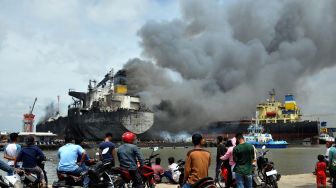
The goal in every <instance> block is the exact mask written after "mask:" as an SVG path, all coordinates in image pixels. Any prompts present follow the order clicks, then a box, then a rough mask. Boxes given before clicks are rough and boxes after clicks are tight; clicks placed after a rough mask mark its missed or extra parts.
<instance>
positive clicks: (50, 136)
mask: <svg viewBox="0 0 336 188" xmlns="http://www.w3.org/2000/svg"><path fill="white" fill-rule="evenodd" d="M27 136H33V137H34V139H35V145H48V144H54V141H55V139H56V137H57V135H56V134H54V133H52V132H50V131H49V132H20V133H19V142H21V143H24V142H25V138H26V137H27Z"/></svg>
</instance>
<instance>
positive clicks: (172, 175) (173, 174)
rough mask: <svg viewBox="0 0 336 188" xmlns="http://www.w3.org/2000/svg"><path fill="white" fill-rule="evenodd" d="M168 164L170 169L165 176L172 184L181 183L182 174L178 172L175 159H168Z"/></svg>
mask: <svg viewBox="0 0 336 188" xmlns="http://www.w3.org/2000/svg"><path fill="white" fill-rule="evenodd" d="M168 164H169V166H168V169H167V171H165V172H164V174H163V175H164V176H165V177H166V178H167V179H168V180H169V181H170V183H174V184H175V183H179V178H180V175H181V172H180V171H178V165H177V164H176V163H175V159H174V157H169V158H168Z"/></svg>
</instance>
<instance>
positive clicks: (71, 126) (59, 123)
mask: <svg viewBox="0 0 336 188" xmlns="http://www.w3.org/2000/svg"><path fill="white" fill-rule="evenodd" d="M70 114H72V113H70ZM75 114H76V113H75ZM77 114H79V113H77ZM153 119H154V115H153V113H152V112H139V111H128V110H119V111H116V112H97V113H93V112H89V113H86V114H81V115H70V116H68V117H59V118H58V119H56V120H52V121H46V122H44V123H40V124H38V125H37V126H36V131H37V132H48V131H50V132H52V133H55V134H57V135H58V137H59V138H65V137H71V138H83V139H85V140H89V141H96V140H101V139H103V138H104V136H105V133H107V132H111V133H112V134H113V140H114V141H120V140H121V135H122V134H123V133H124V132H126V131H132V132H134V133H136V134H137V135H140V136H141V135H142V134H144V133H145V132H146V131H147V130H148V129H150V127H152V125H153Z"/></svg>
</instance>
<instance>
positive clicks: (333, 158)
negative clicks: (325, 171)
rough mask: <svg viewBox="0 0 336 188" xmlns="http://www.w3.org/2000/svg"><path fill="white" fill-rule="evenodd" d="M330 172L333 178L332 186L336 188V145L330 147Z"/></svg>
mask: <svg viewBox="0 0 336 188" xmlns="http://www.w3.org/2000/svg"><path fill="white" fill-rule="evenodd" d="M328 166H329V173H330V178H332V187H333V188H336V146H335V145H333V146H331V147H330V148H329V164H328Z"/></svg>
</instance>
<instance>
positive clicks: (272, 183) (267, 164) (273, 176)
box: [257, 146, 281, 188]
mask: <svg viewBox="0 0 336 188" xmlns="http://www.w3.org/2000/svg"><path fill="white" fill-rule="evenodd" d="M265 149H266V146H263V147H262V151H261V155H260V156H259V157H258V158H257V173H258V176H259V178H260V179H261V180H262V182H263V184H264V186H265V187H272V188H277V187H278V181H279V180H280V178H281V175H280V174H279V173H278V172H277V170H276V169H275V167H274V163H273V162H272V161H269V160H268V158H266V157H265V155H266V154H267V152H269V150H265Z"/></svg>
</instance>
